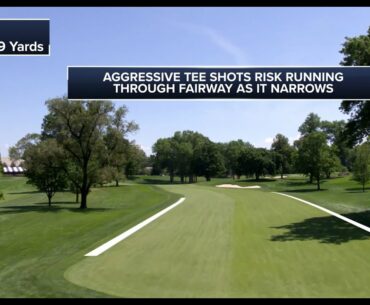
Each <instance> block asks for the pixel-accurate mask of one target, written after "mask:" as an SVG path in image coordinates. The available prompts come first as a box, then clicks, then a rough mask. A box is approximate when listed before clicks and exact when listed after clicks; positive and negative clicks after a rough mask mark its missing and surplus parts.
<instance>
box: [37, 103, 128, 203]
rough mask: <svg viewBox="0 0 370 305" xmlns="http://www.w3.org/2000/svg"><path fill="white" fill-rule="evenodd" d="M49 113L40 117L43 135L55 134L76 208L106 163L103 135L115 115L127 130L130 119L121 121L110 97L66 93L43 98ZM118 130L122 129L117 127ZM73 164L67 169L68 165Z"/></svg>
mask: <svg viewBox="0 0 370 305" xmlns="http://www.w3.org/2000/svg"><path fill="white" fill-rule="evenodd" d="M46 105H47V108H48V111H49V113H48V114H47V115H46V116H45V118H44V121H43V126H42V127H43V133H42V136H43V138H55V139H56V141H57V143H58V144H59V145H60V146H61V147H62V148H63V150H64V151H65V155H66V158H67V159H68V161H69V167H67V168H66V169H65V172H66V174H67V176H68V179H69V180H71V181H72V182H73V183H74V185H75V186H76V187H77V188H78V189H79V190H80V194H81V204H80V208H81V209H85V208H87V196H88V194H89V191H90V188H91V186H92V185H93V184H95V183H98V182H99V171H100V170H101V168H103V167H104V166H105V165H106V164H107V155H109V147H107V145H106V142H105V141H104V137H105V136H106V134H107V131H108V130H109V128H111V127H112V125H113V124H114V121H115V120H116V118H117V116H118V117H119V118H120V119H121V120H122V126H121V128H123V130H124V131H125V132H127V133H128V132H130V131H131V129H130V126H131V125H132V124H133V122H126V121H124V116H125V114H126V113H125V112H121V113H120V114H117V111H118V110H117V111H115V108H114V106H113V104H112V102H110V101H102V100H93V101H83V100H78V101H69V100H68V99H67V98H66V97H63V98H56V99H51V100H48V101H47V102H46ZM121 132H123V131H122V130H121ZM71 167H72V168H73V171H70V170H69V168H71Z"/></svg>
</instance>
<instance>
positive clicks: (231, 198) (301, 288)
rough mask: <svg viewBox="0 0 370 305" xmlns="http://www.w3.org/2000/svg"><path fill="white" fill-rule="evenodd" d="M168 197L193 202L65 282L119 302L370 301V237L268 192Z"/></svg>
mask: <svg viewBox="0 0 370 305" xmlns="http://www.w3.org/2000/svg"><path fill="white" fill-rule="evenodd" d="M161 188H163V189H164V190H167V191H170V192H174V193H178V194H181V195H184V196H185V197H186V201H185V202H184V203H183V204H182V205H180V206H178V207H177V208H175V209H173V210H171V211H170V212H168V213H167V214H166V215H164V216H162V217H161V218H159V219H157V220H156V221H155V222H153V223H151V224H149V225H148V226H146V227H145V228H143V229H142V230H140V231H138V232H136V233H135V234H134V235H132V236H130V237H129V238H128V239H126V240H124V241H123V242H121V243H120V244H118V245H116V246H114V247H113V248H111V249H109V250H108V251H107V252H105V253H103V254H101V255H100V256H98V257H84V258H83V257H81V261H80V262H78V263H76V264H75V265H73V266H71V267H70V268H68V269H67V271H66V272H65V277H66V278H67V279H68V280H69V281H71V282H72V283H75V284H77V285H79V286H82V287H86V288H89V289H92V290H96V291H99V292H102V293H105V294H108V295H112V296H119V297H351V296H352V297H369V296H370V286H369V285H368V283H369V282H370V259H369V253H370V241H369V237H370V235H369V234H368V233H367V232H365V231H362V230H360V229H358V228H356V227H353V226H351V225H349V224H347V223H345V222H343V221H341V220H339V219H336V218H334V217H333V216H330V215H327V214H325V213H324V212H321V211H319V210H316V209H314V208H312V207H310V206H306V205H304V204H302V203H299V202H297V201H295V200H293V199H290V198H286V197H283V196H279V195H276V194H272V193H270V192H266V191H265V192H264V191H261V190H243V189H242V190H236V189H218V188H215V187H213V186H204V185H203V186H201V185H173V186H167V185H162V186H161ZM112 237H113V236H112ZM104 241H105V240H104ZM100 244H101V243H100ZM100 244H98V243H95V244H94V245H91V247H88V248H87V249H86V253H87V251H90V250H92V249H93V248H94V247H96V246H97V245H100Z"/></svg>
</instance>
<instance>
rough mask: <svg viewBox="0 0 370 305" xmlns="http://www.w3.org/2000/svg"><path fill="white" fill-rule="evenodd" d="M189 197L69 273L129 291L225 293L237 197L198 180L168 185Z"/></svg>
mask: <svg viewBox="0 0 370 305" xmlns="http://www.w3.org/2000/svg"><path fill="white" fill-rule="evenodd" d="M163 188H164V189H165V190H167V191H172V192H176V193H179V194H182V195H184V196H185V197H186V204H182V205H180V206H178V207H177V208H176V209H174V210H171V211H170V212H168V213H167V214H166V215H164V216H162V217H161V218H159V219H158V220H156V221H155V222H152V223H151V224H149V225H148V226H146V227H145V228H143V229H142V230H140V231H139V232H137V233H136V234H135V235H132V236H130V237H129V238H128V239H126V240H125V242H124V243H120V244H118V245H116V246H115V247H114V248H112V249H110V250H109V251H107V252H105V253H103V254H102V255H100V256H98V257H91V258H84V259H83V260H82V261H81V262H80V263H78V264H76V265H75V266H73V267H72V268H70V269H69V270H67V272H66V273H65V276H66V278H67V279H68V280H70V281H72V282H73V283H75V284H78V285H82V286H86V287H89V288H90V289H94V290H97V291H102V292H105V293H108V294H111V295H114V296H126V297H151V296H168V297H176V296H182V297H192V296H209V295H212V296H223V295H224V294H225V293H226V292H227V291H228V290H229V287H227V284H228V283H229V282H230V279H229V277H230V271H231V260H232V245H231V240H230V236H231V233H232V218H233V217H232V215H233V208H234V204H233V200H232V198H230V197H229V196H226V195H224V194H223V193H218V192H214V191H212V190H207V189H204V188H199V187H197V186H194V185H190V186H189V185H188V186H163Z"/></svg>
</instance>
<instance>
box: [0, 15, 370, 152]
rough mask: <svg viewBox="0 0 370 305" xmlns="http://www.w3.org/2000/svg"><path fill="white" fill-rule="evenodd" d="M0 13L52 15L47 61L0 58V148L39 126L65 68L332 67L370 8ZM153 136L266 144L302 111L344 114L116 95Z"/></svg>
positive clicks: (367, 22)
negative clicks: (192, 135) (185, 134)
mask: <svg viewBox="0 0 370 305" xmlns="http://www.w3.org/2000/svg"><path fill="white" fill-rule="evenodd" d="M0 18H50V20H51V21H50V22H51V56H50V57H28V56H27V57H5V56H0V152H1V154H2V155H3V156H6V155H7V148H8V147H9V145H14V144H15V143H16V142H17V141H18V140H19V139H20V138H21V137H22V136H24V135H25V134H27V133H29V132H40V128H41V123H42V118H43V116H44V115H45V114H46V108H45V105H44V102H45V101H46V100H47V99H48V98H52V97H56V96H62V95H64V94H66V92H67V80H66V67H67V66H68V65H117V66H122V65H183V66H186V65H199V66H206V65H257V66H258V65H264V66H268V65H277V66H283V65H287V66H289V65H295V66H297V65H304V66H310V65H312V66H320V65H338V64H339V62H340V60H341V58H342V56H341V54H340V53H339V50H340V48H341V44H342V43H343V42H344V37H345V36H349V37H351V36H357V35H361V34H365V33H366V31H367V28H368V27H369V26H370V8H0ZM115 103H117V105H121V104H126V105H127V106H128V108H129V111H130V112H129V118H130V119H133V120H135V121H136V122H137V123H138V124H139V125H140V130H139V131H138V132H137V133H136V134H135V135H133V136H132V138H133V139H135V140H136V142H137V143H138V144H140V145H142V147H143V148H144V150H145V151H146V152H147V153H149V152H150V148H151V146H152V145H153V143H154V142H155V141H156V139H158V138H160V137H167V136H170V135H172V134H173V133H174V132H175V131H177V130H185V129H191V130H195V131H199V132H201V133H203V134H205V135H206V136H208V137H210V139H211V140H213V141H229V140H232V139H243V140H245V141H249V142H250V143H252V144H254V145H256V146H264V147H269V146H270V143H271V139H272V138H273V137H274V135H275V134H276V133H283V134H285V135H286V136H288V137H289V138H290V139H294V138H296V137H297V135H298V131H297V129H298V126H299V125H300V124H301V123H302V122H303V120H304V119H305V117H306V116H307V114H308V113H309V112H315V113H317V114H319V115H320V116H321V118H322V119H326V120H336V119H345V118H346V117H345V116H344V115H343V114H342V113H341V112H340V111H339V109H338V108H339V105H340V101H334V100H326V101H325V100H297V101H296V100H289V101H283V100H270V101H263V100H256V101H251V100H245V101H237V102H235V101H234V102H233V101H231V100H228V101H175V100H174V101H168V100H167V101H158V100H152V101H149V100H146V101H144V100H143V101H115Z"/></svg>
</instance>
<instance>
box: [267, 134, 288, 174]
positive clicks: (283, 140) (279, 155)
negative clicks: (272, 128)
mask: <svg viewBox="0 0 370 305" xmlns="http://www.w3.org/2000/svg"><path fill="white" fill-rule="evenodd" d="M271 150H272V151H273V152H274V153H275V154H274V160H275V168H276V170H277V171H278V172H279V173H280V177H281V179H283V178H284V174H286V173H288V172H289V171H290V170H291V168H292V154H293V148H292V146H291V145H290V144H289V139H288V138H287V137H285V136H284V135H282V134H280V133H278V134H277V135H276V136H275V138H274V140H273V142H272V144H271Z"/></svg>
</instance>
